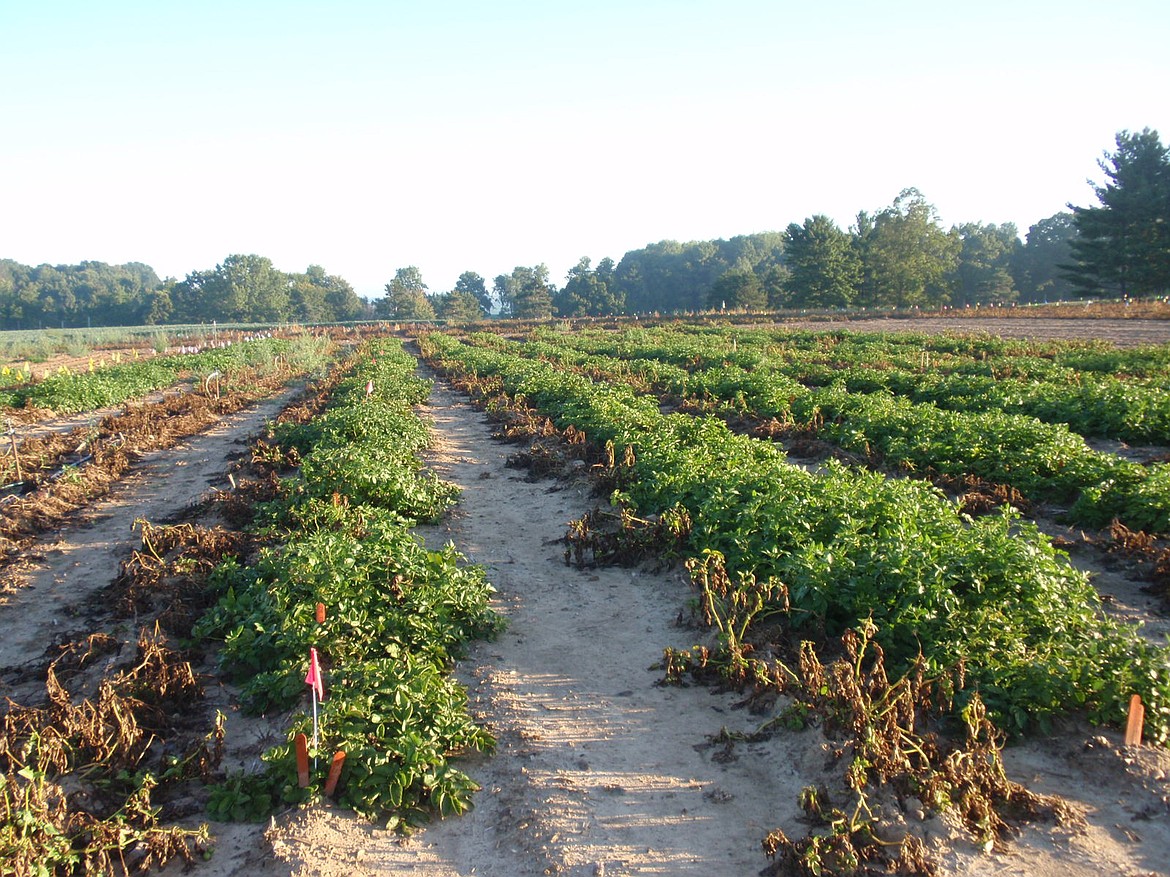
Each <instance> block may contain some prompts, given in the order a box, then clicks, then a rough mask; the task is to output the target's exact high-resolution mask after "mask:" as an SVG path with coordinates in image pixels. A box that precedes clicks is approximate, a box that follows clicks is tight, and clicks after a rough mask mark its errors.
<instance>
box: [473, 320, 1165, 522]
mask: <svg viewBox="0 0 1170 877" xmlns="http://www.w3.org/2000/svg"><path fill="white" fill-rule="evenodd" d="M543 337H544V340H543V341H539V342H532V343H531V345H530V349H531V351H532V354H533V355H542V356H545V357H546V358H549V359H552V360H556V361H561V362H569V363H571V364H574V365H576V366H578V367H581V368H586V369H588V370H591V371H592V372H593V373H594V374H598V375H600V374H606V373H608V374H610V375H612V376H614V377H615V378H620V377H622V376H623V375H630V374H633V375H635V376H637V377H638V378H640V379H641V380H642V381H643V382H645V383H646V384H648V385H651V386H654V387H656V388H658V389H660V390H665V391H669V392H672V393H676V394H678V395H680V396H686V397H692V398H694V397H697V398H701V399H706V400H712V401H714V402H716V403H718V404H719V405H721V406H723V407H725V408H734V409H736V410H738V411H739V412H741V413H744V412H746V413H750V414H752V415H754V416H756V417H758V418H762V419H765V420H766V419H776V420H778V421H780V422H781V423H783V424H787V425H789V426H795V427H800V428H803V429H805V430H809V429H816V431H817V434H818V435H819V436H820V437H823V438H826V439H828V440H829V441H832V442H834V443H836V444H838V445H839V446H841V447H843V448H845V449H846V450H849V451H851V452H854V453H858V454H862V455H864V456H866V457H870V458H874V457H876V458H878V459H880V460H881V461H883V462H884V464H885V465H887V466H890V467H893V468H896V469H899V470H901V471H905V472H910V473H918V474H924V475H942V476H949V477H956V478H961V477H963V476H966V475H974V476H976V477H978V478H981V479H984V480H986V481H989V482H993V483H998V484H1009V485H1011V486H1013V487H1015V488H1016V489H1017V490H1019V491H1020V492H1021V493H1022V494H1023V495H1024V496H1025V497H1026V498H1028V499H1030V500H1033V501H1045V502H1053V503H1059V504H1066V505H1070V506H1071V508H1069V510H1068V513H1067V516H1068V519H1069V520H1070V521H1072V522H1074V523H1077V524H1079V525H1081V526H1086V527H1093V528H1098V527H1103V526H1106V525H1108V524H1109V523H1110V522H1111V521H1112V520H1113V519H1118V520H1120V521H1121V522H1122V523H1123V524H1125V525H1126V526H1127V527H1129V528H1130V529H1132V530H1142V531H1146V532H1149V533H1170V465H1167V464H1165V463H1154V464H1150V465H1142V464H1139V463H1136V462H1134V461H1130V460H1125V459H1122V458H1121V457H1119V456H1117V455H1115V454H1109V453H1105V452H1101V451H1097V450H1094V449H1092V448H1090V447H1089V446H1088V445H1087V444H1086V443H1085V441H1084V439H1083V438H1081V437H1080V436H1079V435H1077V434H1076V433H1075V432H1073V431H1071V430H1070V429H1069V428H1068V427H1067V426H1065V425H1063V424H1058V423H1045V422H1043V421H1040V420H1037V419H1036V418H1034V417H1028V416H1024V415H1018V414H1007V413H1004V412H1002V411H996V410H991V411H973V412H961V411H946V410H943V409H941V408H939V407H938V406H937V405H935V404H933V403H930V402H922V403H915V402H913V401H911V400H910V399H907V398H904V397H900V396H894V395H892V394H890V393H887V392H876V393H852V392H849V390H848V389H847V388H846V387H845V386H843V385H842V384H840V383H834V384H833V385H831V386H828V387H823V388H819V389H809V388H808V387H806V386H805V385H804V384H802V383H800V382H799V381H797V380H794V379H793V378H791V377H789V376H787V375H786V374H784V373H783V371H782V370H773V369H770V368H768V367H766V365H761V367H760V368H757V369H754V370H747V369H744V368H742V367H741V366H738V365H732V364H721V365H718V366H715V367H711V368H701V367H695V368H693V369H688V368H685V367H683V366H681V365H676V364H672V363H670V362H663V361H661V360H659V359H657V358H656V357H657V354H655V353H653V352H651V351H643V350H641V349H638V348H632V347H630V346H628V345H624V346H623V345H622V344H620V343H618V341H617V339H614V341H613V343H612V345H611V348H610V350H611V353H612V354H613V355H612V356H605V355H603V354H601V353H599V352H592V353H589V354H584V353H581V352H578V351H577V344H576V342H575V340H574V339H572V338H564V339H553V338H552V337H551V336H549V335H545V336H543ZM554 340H555V341H557V342H558V343H554ZM491 343H494V342H491ZM719 343H720V344H721V343H722V342H719ZM712 344H713V345H714V344H715V342H712ZM599 348H600V345H599V344H597V343H593V344H591V345H590V349H591V350H593V351H596V350H598V349H599ZM717 358H718V353H717V352H713V351H710V350H709V351H708V353H707V354H705V361H713V360H715V359H717Z"/></svg>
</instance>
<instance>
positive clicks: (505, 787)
mask: <svg viewBox="0 0 1170 877" xmlns="http://www.w3.org/2000/svg"><path fill="white" fill-rule="evenodd" d="M947 322H948V326H947V328H948V329H949V328H951V326H950V324H949V321H947ZM1058 322H1060V323H1061V324H1062V325H1063V324H1064V323H1065V322H1066V321H1058ZM818 326H819V327H821V328H823V327H824V324H818ZM850 328H858V324H856V323H851V324H850ZM906 328H910V327H906ZM1100 328H1101V327H1100V326H1098V329H1099V330H1100ZM1167 328H1170V327H1167ZM1001 329H1002V324H1001V323H1000V322H999V321H997V323H996V326H995V327H994V330H993V331H996V332H997V334H1006V333H1004V332H1003V331H1001ZM1109 334H1110V335H1111V336H1112V335H1113V334H1114V330H1113V329H1112V328H1111V329H1110V330H1109ZM1081 337H1083V336H1081ZM1095 337H1104V336H1102V335H1101V334H1100V332H1098V333H1097V334H1096V335H1095ZM278 404H279V403H278V402H273V403H269V404H267V405H265V406H261V407H259V408H256V409H253V410H252V411H251V412H249V413H247V414H241V415H237V416H236V417H235V418H233V419H232V420H231V423H230V424H224V425H223V426H221V427H219V428H217V429H216V430H215V431H213V432H211V433H208V434H206V435H204V436H201V437H198V438H195V439H192V440H189V441H187V442H185V443H184V444H183V445H182V446H181V447H180V448H176V449H172V450H170V451H167V452H160V453H159V454H157V455H154V456H153V457H152V458H151V459H150V460H148V461H146V462H145V465H144V466H143V467H142V468H140V469H137V470H135V474H134V475H133V476H132V477H131V478H130V479H129V480H127V481H126V482H125V483H124V484H123V486H122V487H121V488H120V489H119V490H118V491H117V492H116V493H115V494H114V496H112V497H111V498H110V499H109V500H107V501H105V502H103V503H101V504H100V505H96V506H94V507H93V508H92V509H91V510H90V512H89V514H88V516H87V517H88V520H87V521H86V522H85V523H83V524H81V525H80V526H77V527H70V528H68V529H66V530H62V531H60V532H58V533H54V534H52V535H51V536H49V537H46V538H43V539H41V540H39V541H38V542H37V544H36V545H34V546H33V547H32V548H30V549H29V550H28V551H27V552H26V554H25V564H26V566H25V569H24V577H25V584H26V587H24V588H21V589H20V590H19V591H17V592H15V593H11V594H9V595H7V597H6V599H5V602H4V603H3V604H2V605H0V624H3V629H4V630H5V631H6V633H5V635H4V636H3V637H0V696H2V695H4V694H8V693H9V691H7V690H5V686H6V685H7V683H6V682H5V680H7V679H10V678H13V672H14V671H15V670H18V669H19V668H20V667H21V666H22V665H24V664H26V663H27V662H29V661H32V660H34V659H39V658H40V656H41V655H43V653H44V649H45V646H46V644H47V643H48V642H50V641H51V639H52V638H53V637H54V636H55V635H57V634H58V633H60V632H63V631H65V630H67V629H68V628H69V627H70V625H71V623H72V618H73V617H74V614H75V613H76V611H77V607H78V606H79V605H80V604H81V603H82V602H83V601H84V599H85V598H86V596H87V595H88V594H90V593H92V592H93V591H95V590H97V589H99V588H101V587H103V586H105V585H107V584H108V583H109V582H110V581H111V579H112V578H113V577H114V576H115V575H116V574H117V565H118V561H119V560H120V559H121V558H123V557H125V556H126V555H127V554H128V553H129V551H130V550H131V548H133V547H135V546H136V544H137V536H136V534H135V533H134V532H132V530H131V526H130V525H131V522H132V521H133V520H134V519H135V518H136V517H139V516H141V517H146V518H149V519H150V520H154V521H162V520H165V519H167V518H169V517H173V516H174V515H176V514H178V513H181V512H182V511H183V510H184V509H185V508H187V507H189V506H191V505H193V504H195V503H196V502H198V501H199V500H200V498H201V497H202V496H203V495H205V494H206V492H207V491H209V490H213V489H217V488H219V487H222V486H223V480H224V478H225V473H226V471H227V465H228V461H229V460H230V458H231V456H232V455H233V454H234V453H236V452H238V451H239V450H241V449H242V445H243V443H244V442H245V439H246V437H247V436H248V435H250V434H252V433H255V432H256V431H258V430H259V429H260V427H261V426H262V425H263V423H264V421H265V419H267V418H269V417H271V416H273V415H274V414H275V412H276V410H277V409H278ZM426 413H427V414H428V415H429V416H430V417H431V419H432V420H433V422H434V433H435V447H434V449H433V451H432V453H431V455H430V459H429V461H428V462H429V463H430V465H432V466H434V467H435V468H436V469H437V470H438V471H439V472H440V474H441V475H442V477H444V478H446V479H448V480H450V481H452V482H454V483H456V484H458V485H459V486H460V487H461V488H462V490H463V497H462V501H461V503H460V505H459V506H458V508H457V509H456V510H455V512H454V513H453V514H452V515H451V516H450V517H449V518H448V519H447V520H446V521H445V522H444V523H443V524H442V525H440V526H437V527H431V528H426V529H425V530H422V531H420V532H421V534H422V535H423V536H424V537H425V538H426V540H427V542H428V544H430V545H433V546H435V547H437V546H439V545H441V544H443V543H445V542H447V541H452V542H454V544H455V545H456V547H457V548H458V549H459V550H460V551H461V552H463V553H464V554H465V555H466V556H467V557H468V559H469V560H471V561H473V562H476V563H479V564H482V565H483V566H484V567H485V568H486V569H487V571H488V574H489V579H490V580H491V581H492V583H493V584H494V585H495V587H496V589H497V591H498V597H497V600H496V607H497V609H498V610H499V611H500V612H502V613H503V614H504V615H506V616H507V618H508V622H509V626H508V629H507V630H506V631H505V632H504V633H503V634H502V635H501V637H500V638H499V639H498V640H496V641H494V642H487V643H479V644H476V645H475V646H473V648H472V650H471V653H470V654H469V656H468V657H467V659H466V660H464V661H462V662H461V663H460V664H459V666H458V668H457V673H458V675H459V677H460V679H461V680H462V681H463V682H464V683H465V684H466V685H467V687H468V690H469V693H470V697H471V701H472V706H473V710H474V712H475V714H476V715H477V716H478V717H479V718H480V720H481V721H483V722H484V723H485V724H486V725H487V727H488V728H489V729H490V730H491V731H492V732H493V733H494V734H495V735H496V737H497V738H498V740H499V747H498V751H497V752H496V753H495V754H494V755H492V756H486V757H481V758H477V759H476V760H475V761H473V762H471V763H469V764H466V765H464V766H465V767H466V769H467V770H468V772H469V773H470V774H471V775H472V776H473V778H475V779H476V780H477V781H478V782H479V783H480V784H481V786H482V790H481V791H480V792H479V793H478V794H477V796H476V805H475V807H474V809H473V810H472V811H471V812H469V813H468V814H466V815H464V816H462V817H458V818H452V819H448V820H444V821H439V822H436V823H434V824H432V825H430V826H428V827H427V828H425V829H424V830H421V831H418V832H417V833H415V834H414V835H412V836H410V837H402V836H399V835H397V834H394V833H392V832H388V831H385V830H384V829H382V828H381V827H380V826H378V825H373V824H370V823H368V822H366V821H364V820H361V819H358V818H356V817H354V816H353V815H352V814H348V813H344V812H340V811H337V810H334V809H332V808H329V807H327V806H317V807H313V808H309V809H305V810H297V811H292V812H288V813H285V814H282V815H281V816H279V817H277V818H276V819H274V820H273V821H272V822H271V823H270V824H268V825H261V826H254V825H242V826H241V825H219V824H216V825H214V826H213V833H214V834H215V836H216V838H217V846H216V849H215V852H214V855H213V856H211V858H210V860H209V861H208V862H206V863H204V864H202V865H200V866H199V868H198V870H197V871H196V872H195V873H201V874H203V875H206V877H227V875H242V874H248V875H250V877H277V875H279V877H285V875H320V877H334V875H346V877H349V875H366V874H369V875H406V874H410V875H418V877H453V875H460V877H464V875H473V874H474V875H496V877H505V875H507V877H512V875H517V877H522V875H537V874H567V875H650V874H670V875H673V874H680V875H685V874H693V875H753V874H757V873H759V872H760V871H761V870H762V869H764V868H765V867H766V866H767V864H768V861H767V859H766V858H765V857H764V855H763V853H762V851H761V840H762V839H763V837H764V835H765V834H766V833H767V832H768V831H769V830H771V829H772V828H774V827H777V826H780V827H782V828H783V829H784V831H785V832H786V833H787V834H788V835H789V836H791V837H799V836H801V835H802V834H804V833H805V831H806V830H807V827H806V826H803V825H802V824H801V823H800V822H799V821H798V815H799V809H798V806H797V801H798V797H799V794H800V791H801V789H802V788H804V787H805V786H808V785H815V784H816V783H818V782H819V781H820V777H822V776H823V773H824V767H825V764H826V752H825V748H824V746H825V741H824V740H823V738H822V736H821V734H820V732H819V731H818V730H816V729H809V730H804V731H800V732H790V731H782V732H780V733H777V734H775V735H773V736H772V737H771V738H769V739H766V740H763V741H761V742H756V743H747V742H741V743H737V744H734V745H729V744H726V743H723V742H720V743H716V742H714V740H713V738H715V737H716V736H718V735H720V733H721V732H723V731H727V732H731V733H732V735H735V734H736V733H738V732H743V733H751V732H752V731H754V730H756V729H757V728H759V727H760V726H761V725H762V724H764V723H765V722H767V721H768V720H769V719H770V718H771V717H772V716H773V715H774V714H775V711H776V710H778V709H780V708H781V707H782V706H783V704H782V703H781V704H777V705H776V707H775V708H774V709H773V711H772V712H770V713H766V714H762V715H753V714H751V713H750V712H749V711H748V710H747V709H743V708H740V706H739V701H740V698H739V697H738V696H737V695H734V694H730V693H712V692H710V691H708V690H705V689H703V688H701V687H681V688H680V687H663V686H661V685H659V684H658V681H659V679H660V678H661V672H660V671H658V670H656V669H653V665H655V664H656V662H657V661H658V660H659V659H660V658H661V655H662V649H663V648H664V647H665V646H674V647H680V648H682V647H688V646H690V645H693V644H694V643H696V642H699V641H703V639H704V637H705V636H706V635H705V634H704V633H703V632H701V631H699V630H697V629H694V628H691V627H688V626H686V625H684V624H680V623H679V621H680V619H684V618H686V617H687V615H688V609H687V604H688V600H689V599H690V598H691V597H692V592H691V590H690V587H689V585H688V583H687V581H686V577H685V575H684V574H683V573H682V572H681V571H680V570H678V569H651V568H639V569H633V570H631V569H616V568H613V569H597V570H588V571H579V570H577V569H575V568H572V567H569V566H567V565H566V564H565V561H564V546H563V545H562V544H561V542H560V540H561V538H562V537H563V536H564V533H565V530H566V525H567V524H568V522H569V521H570V520H572V519H574V518H577V517H579V516H580V515H581V514H583V513H584V512H586V511H589V510H590V509H592V508H594V507H595V506H596V505H598V504H599V502H602V501H601V500H599V498H598V497H595V496H593V495H592V493H591V491H590V488H589V486H588V484H587V482H586V481H585V480H584V479H583V478H581V479H574V480H567V481H566V480H543V481H532V480H529V478H528V477H527V475H526V473H525V472H524V471H522V470H518V469H515V468H511V467H510V466H509V465H508V458H509V456H510V455H511V454H513V453H514V452H515V451H516V450H517V447H516V446H515V445H508V444H505V443H502V442H500V441H498V440H495V439H493V438H492V436H491V434H492V431H493V426H492V425H491V424H490V423H489V422H488V420H487V418H486V417H485V415H483V414H482V413H480V412H478V411H476V410H474V409H473V408H471V407H470V406H469V405H468V404H467V403H466V402H464V401H463V400H462V399H461V398H460V397H458V396H457V395H456V394H454V393H453V392H451V391H450V390H448V389H446V388H445V387H444V386H443V385H442V384H439V385H437V386H436V390H435V392H434V393H433V395H432V398H431V401H430V404H429V406H428V408H427V410H426ZM1073 560H1074V562H1077V563H1082V562H1087V563H1094V564H1097V566H1096V567H1095V568H1094V572H1095V575H1096V576H1097V580H1098V581H1099V583H1100V584H1101V586H1102V588H1103V590H1106V591H1107V592H1110V593H1113V594H1115V595H1116V597H1117V600H1118V601H1119V602H1122V601H1124V603H1125V606H1126V611H1127V612H1128V613H1129V614H1130V616H1131V617H1134V618H1139V619H1143V620H1147V621H1149V622H1150V623H1151V624H1152V625H1154V626H1155V627H1156V628H1157V629H1158V632H1159V633H1160V632H1161V630H1164V629H1165V620H1164V619H1163V618H1160V617H1159V616H1158V615H1157V607H1156V606H1154V605H1153V603H1152V602H1149V601H1145V600H1144V598H1143V597H1142V595H1141V592H1140V590H1138V589H1137V588H1136V586H1134V585H1133V583H1132V582H1129V581H1128V580H1127V579H1126V578H1125V575H1124V571H1123V570H1115V569H1110V568H1108V567H1107V566H1104V565H1101V564H1100V561H1099V559H1097V558H1093V557H1084V558H1082V557H1079V556H1077V555H1075V554H1074V557H1073ZM110 632H111V633H114V634H115V635H117V636H126V637H131V636H136V635H137V628H135V627H133V626H132V625H130V624H127V626H126V629H125V630H118V631H110ZM221 696H222V697H223V702H224V704H225V706H226V705H227V704H228V700H227V697H228V693H227V692H224V693H223V694H222V695H221ZM282 721H283V719H282V717H275V718H273V719H272V720H270V721H268V722H257V721H255V720H249V721H245V720H243V719H242V718H241V717H240V716H239V715H238V713H232V714H231V715H230V716H229V721H228V726H227V734H228V740H229V742H231V741H232V740H233V737H235V743H234V744H233V752H234V753H235V755H234V756H232V757H234V758H235V759H236V763H234V764H232V765H231V766H232V767H233V768H238V767H242V766H245V765H246V764H247V761H248V759H249V758H250V757H252V754H253V753H254V752H255V751H257V750H258V749H259V748H260V747H261V746H262V745H263V744H264V742H265V741H271V740H274V739H275V738H277V737H280V736H282V735H283V733H284V730H283V726H282V725H281V722H282ZM726 736H727V735H724V739H726ZM1120 744H1121V734H1120V732H1118V731H1114V730H1108V731H1103V730H1101V729H1095V728H1088V727H1081V726H1069V727H1065V728H1062V729H1060V731H1059V732H1058V733H1057V734H1056V735H1054V736H1053V737H1050V738H1046V739H1039V740H1035V741H1033V742H1029V743H1027V744H1025V745H1020V746H1014V747H1010V748H1009V749H1008V750H1006V752H1005V762H1006V764H1007V766H1008V770H1009V775H1010V776H1011V777H1012V778H1013V779H1016V780H1017V781H1020V782H1023V783H1024V784H1026V785H1028V786H1029V787H1031V788H1033V789H1034V790H1036V791H1039V792H1045V793H1050V794H1058V795H1061V796H1063V797H1064V798H1066V799H1067V800H1068V801H1070V802H1071V803H1072V804H1073V806H1074V807H1075V808H1076V809H1077V810H1079V811H1080V812H1081V813H1083V815H1084V824H1083V825H1082V826H1079V827H1078V826H1075V825H1073V826H1066V827H1054V826H1052V825H1035V826H1031V827H1027V828H1025V829H1024V831H1023V832H1022V834H1021V835H1020V837H1019V838H1018V839H1017V840H1015V841H1014V842H1011V843H1009V844H1007V845H1004V846H1003V847H1002V848H997V849H995V850H993V851H991V852H984V851H983V850H981V849H978V848H977V847H976V846H975V844H974V843H972V842H971V841H970V839H969V838H967V837H966V836H965V835H964V834H963V833H962V831H961V830H960V829H958V828H956V827H955V826H952V825H950V824H948V823H947V822H945V821H944V820H940V819H920V818H919V817H918V815H917V814H916V813H914V812H913V808H912V807H911V808H909V809H903V810H901V811H898V810H895V811H893V812H891V813H890V814H889V816H890V817H891V819H892V821H893V822H895V823H898V824H900V825H901V826H902V830H903V831H913V832H915V833H917V834H919V836H921V837H923V838H924V839H925V840H926V842H927V846H928V848H929V849H930V850H931V852H932V854H933V855H934V856H935V857H936V859H937V860H938V861H939V863H940V870H941V873H943V874H946V875H960V874H962V875H967V874H974V875H992V874H1017V875H1041V877H1048V875H1052V877H1056V875H1059V877H1080V875H1085V877H1088V875H1097V874H1102V873H1109V874H1121V875H1148V874H1170V784H1168V780H1167V775H1168V774H1170V753H1167V752H1166V751H1164V750H1155V749H1150V748H1144V749H1141V750H1136V751H1135V750H1127V749H1125V748H1124V747H1122V746H1121V745H1120ZM180 871H181V867H180V866H179V865H173V866H171V867H170V868H168V869H167V871H166V873H168V874H172V873H174V874H177V873H180Z"/></svg>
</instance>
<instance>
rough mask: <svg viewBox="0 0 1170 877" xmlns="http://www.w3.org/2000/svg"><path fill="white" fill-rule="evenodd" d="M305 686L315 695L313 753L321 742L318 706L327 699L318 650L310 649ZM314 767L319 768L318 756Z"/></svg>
mask: <svg viewBox="0 0 1170 877" xmlns="http://www.w3.org/2000/svg"><path fill="white" fill-rule="evenodd" d="M305 685H308V686H309V690H310V691H312V693H313V752H314V753H316V751H317V744H318V742H319V740H320V727H321V726H320V724H319V722H318V720H317V704H318V703H320V702H321V701H323V700H324V699H325V679H324V677H323V676H322V675H321V662H320V661H318V660H317V649H316V648H315V647H313V646H310V647H309V672H308V673H306V674H305ZM313 767H314V768H316V767H317V756H316V754H314V755H313Z"/></svg>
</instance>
